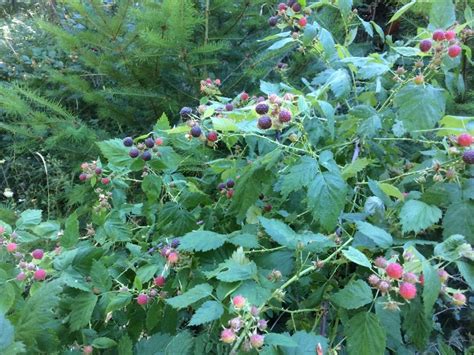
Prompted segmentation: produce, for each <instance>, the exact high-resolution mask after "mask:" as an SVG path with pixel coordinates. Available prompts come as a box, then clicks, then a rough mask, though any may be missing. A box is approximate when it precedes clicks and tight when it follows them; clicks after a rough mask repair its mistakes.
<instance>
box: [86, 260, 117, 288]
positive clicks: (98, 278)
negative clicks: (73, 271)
mask: <svg viewBox="0 0 474 355" xmlns="http://www.w3.org/2000/svg"><path fill="white" fill-rule="evenodd" d="M90 275H91V278H92V284H93V285H94V286H95V287H97V288H98V289H99V290H100V292H107V291H109V290H110V288H111V287H112V279H111V278H110V275H109V271H108V270H107V268H106V267H105V266H104V264H102V263H101V262H100V261H97V260H94V261H93V263H92V268H91V274H90Z"/></svg>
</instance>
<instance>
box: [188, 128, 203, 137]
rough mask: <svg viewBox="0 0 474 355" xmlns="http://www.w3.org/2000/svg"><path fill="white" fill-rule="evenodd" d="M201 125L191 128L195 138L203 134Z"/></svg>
mask: <svg viewBox="0 0 474 355" xmlns="http://www.w3.org/2000/svg"><path fill="white" fill-rule="evenodd" d="M201 133H202V131H201V127H199V126H194V127H193V128H191V135H192V136H193V137H195V138H198V137H200V136H201Z"/></svg>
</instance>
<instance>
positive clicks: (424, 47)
mask: <svg viewBox="0 0 474 355" xmlns="http://www.w3.org/2000/svg"><path fill="white" fill-rule="evenodd" d="M430 49H431V41H430V40H429V39H424V40H423V41H421V42H420V51H422V52H424V53H426V52H428V51H429V50H430Z"/></svg>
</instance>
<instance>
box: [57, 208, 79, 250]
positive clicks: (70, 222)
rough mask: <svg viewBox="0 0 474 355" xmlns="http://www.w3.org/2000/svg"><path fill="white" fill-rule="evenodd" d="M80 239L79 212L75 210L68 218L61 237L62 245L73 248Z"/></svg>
mask: <svg viewBox="0 0 474 355" xmlns="http://www.w3.org/2000/svg"><path fill="white" fill-rule="evenodd" d="M78 240H79V222H78V220H77V214H76V213H75V212H74V213H73V214H71V215H70V216H69V217H68V218H67V219H66V226H65V229H64V235H63V236H62V237H61V239H60V243H61V246H62V247H64V248H72V247H73V246H75V245H76V244H77V241H78Z"/></svg>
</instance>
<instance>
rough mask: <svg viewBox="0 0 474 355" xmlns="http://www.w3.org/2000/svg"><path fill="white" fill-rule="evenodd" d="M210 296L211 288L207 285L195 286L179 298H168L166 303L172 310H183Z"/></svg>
mask: <svg viewBox="0 0 474 355" xmlns="http://www.w3.org/2000/svg"><path fill="white" fill-rule="evenodd" d="M211 294H212V286H211V285H209V284H200V285H196V286H194V287H193V288H191V289H190V290H187V291H186V292H185V293H183V294H182V295H179V296H175V297H172V298H168V299H167V300H166V303H168V304H169V305H170V306H171V307H173V308H177V309H180V308H185V307H188V306H189V305H191V304H193V303H194V302H197V301H199V300H201V299H203V298H205V297H208V296H210V295H211Z"/></svg>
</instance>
